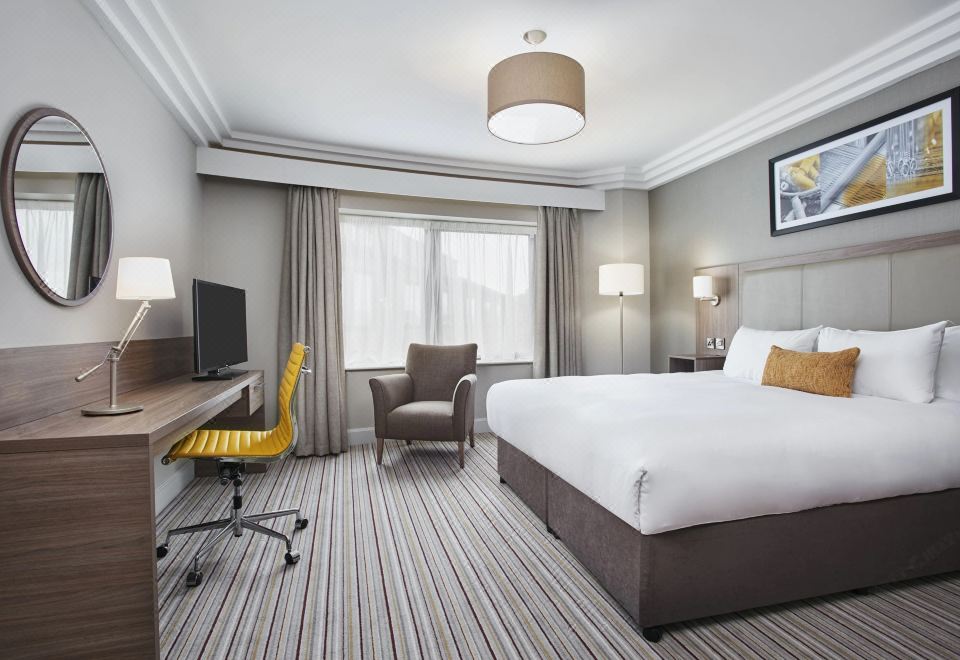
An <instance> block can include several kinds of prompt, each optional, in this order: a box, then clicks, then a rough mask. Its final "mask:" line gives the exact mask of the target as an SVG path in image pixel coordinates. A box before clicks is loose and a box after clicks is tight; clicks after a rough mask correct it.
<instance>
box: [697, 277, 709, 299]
mask: <svg viewBox="0 0 960 660" xmlns="http://www.w3.org/2000/svg"><path fill="white" fill-rule="evenodd" d="M693 297H694V298H713V275H697V276H696V277H694V278H693Z"/></svg>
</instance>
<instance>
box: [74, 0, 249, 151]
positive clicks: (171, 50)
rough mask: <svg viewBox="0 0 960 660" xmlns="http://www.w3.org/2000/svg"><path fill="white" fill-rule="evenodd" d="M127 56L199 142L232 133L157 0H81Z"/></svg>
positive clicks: (209, 141) (216, 139)
mask: <svg viewBox="0 0 960 660" xmlns="http://www.w3.org/2000/svg"><path fill="white" fill-rule="evenodd" d="M83 4H84V5H85V6H86V8H87V9H88V10H89V11H90V13H91V14H93V16H94V18H96V19H97V22H98V23H100V25H101V26H102V27H103V29H104V30H105V31H106V33H107V34H108V35H109V36H110V38H111V39H112V40H113V42H114V43H115V44H116V45H117V48H119V49H120V52H122V53H123V54H124V56H126V58H127V60H128V61H129V62H130V63H131V64H132V65H133V67H134V68H135V69H136V70H137V71H138V72H139V73H140V75H141V77H142V78H143V79H144V80H146V81H147V83H148V84H149V85H150V86H151V87H152V88H153V90H154V92H156V94H157V96H158V97H159V98H160V100H161V101H163V102H164V104H165V105H166V106H167V107H168V108H169V109H170V111H171V112H172V113H173V116H174V117H176V118H177V120H178V121H179V122H180V124H181V126H183V128H184V130H185V131H186V132H187V134H188V135H189V136H190V138H191V139H192V140H193V141H194V142H195V143H196V144H197V145H203V146H207V145H210V144H219V143H220V141H221V140H222V139H223V138H224V137H225V136H227V135H229V134H230V126H229V125H228V124H227V121H226V119H225V118H224V116H223V113H222V112H220V108H219V107H218V106H217V103H216V101H215V100H214V98H213V96H212V95H211V94H210V90H209V89H208V88H207V86H206V85H205V84H204V82H203V80H202V79H201V78H200V74H199V73H198V72H197V68H196V66H194V63H193V61H192V60H191V59H190V56H189V55H188V53H187V50H186V48H185V47H184V45H183V42H182V41H180V38H179V37H178V36H177V34H176V31H175V30H174V29H173V26H172V25H171V23H170V20H169V19H168V18H167V15H166V14H165V13H164V11H163V9H162V8H161V7H160V5H158V4H157V2H156V0H83Z"/></svg>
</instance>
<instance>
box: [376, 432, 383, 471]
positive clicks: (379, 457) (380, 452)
mask: <svg viewBox="0 0 960 660" xmlns="http://www.w3.org/2000/svg"><path fill="white" fill-rule="evenodd" d="M382 461H383V438H377V465H380V464H381V462H382Z"/></svg>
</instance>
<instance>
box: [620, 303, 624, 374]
mask: <svg viewBox="0 0 960 660" xmlns="http://www.w3.org/2000/svg"><path fill="white" fill-rule="evenodd" d="M620 375H621V376H622V375H623V291H621V292H620Z"/></svg>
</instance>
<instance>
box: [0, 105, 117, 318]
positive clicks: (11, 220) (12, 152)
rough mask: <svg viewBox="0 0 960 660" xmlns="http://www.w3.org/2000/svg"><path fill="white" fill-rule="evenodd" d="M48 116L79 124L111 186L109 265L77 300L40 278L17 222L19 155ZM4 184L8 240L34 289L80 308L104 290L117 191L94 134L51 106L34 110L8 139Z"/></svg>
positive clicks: (1, 198)
mask: <svg viewBox="0 0 960 660" xmlns="http://www.w3.org/2000/svg"><path fill="white" fill-rule="evenodd" d="M45 117H60V118H61V119H66V120H67V121H69V122H70V123H72V124H73V125H74V126H76V127H77V129H78V130H79V131H80V132H81V133H82V134H83V136H84V137H85V138H87V142H89V143H90V146H91V147H92V148H93V151H94V153H95V154H96V155H97V159H98V160H99V161H100V166H101V168H102V169H103V178H104V182H105V184H106V186H107V197H108V201H109V204H110V246H109V248H108V249H107V268H106V270H105V271H104V273H103V275H104V277H103V278H102V279H101V280H100V283H99V284H97V286H96V287H95V288H94V289H93V290H92V291H91V292H90V293H88V294H87V295H85V296H83V297H82V298H77V299H75V300H74V299H71V298H64V297H63V296H61V295H59V294H58V293H56V292H55V291H54V290H53V289H51V288H50V287H49V286H47V283H46V282H44V281H43V278H42V277H40V274H39V273H38V272H37V270H36V268H34V266H33V262H31V261H30V257H29V255H27V248H26V246H25V245H24V244H23V239H22V238H21V237H20V227H19V224H18V223H17V206H16V200H15V199H14V176H15V175H16V171H17V157H18V156H19V155H20V146H21V144H23V139H24V138H25V137H26V135H27V133H28V132H29V131H30V129H31V128H32V127H33V125H34V124H35V123H37V122H38V121H40V120H41V119H44V118H45ZM0 186H2V187H0V206H2V211H3V224H4V227H5V229H6V233H7V240H8V241H9V242H10V249H11V250H13V256H14V257H16V259H17V264H19V266H20V270H22V271H23V274H24V276H25V277H26V278H27V281H29V282H30V284H31V285H32V286H33V288H34V289H36V290H37V292H38V293H40V295H41V296H43V297H44V298H46V299H47V300H48V301H49V302H52V303H55V304H57V305H63V306H65V307H76V306H77V305H82V304H84V303H86V302H89V300H90V299H91V298H93V297H94V296H95V295H97V293H99V292H100V289H101V288H102V287H103V283H104V282H105V281H106V279H107V277H106V276H107V274H109V272H110V265H111V263H112V260H113V223H114V215H113V191H111V190H110V179H109V177H108V176H107V167H106V165H105V164H104V162H103V158H102V157H101V156H100V152H99V151H98V150H97V145H96V144H94V142H93V139H92V138H91V137H90V134H89V133H87V131H86V129H85V128H84V127H83V126H82V125H81V124H80V122H78V121H77V120H76V119H74V118H73V117H71V116H70V115H68V114H67V113H66V112H64V111H63V110H58V109H57V108H48V107H40V108H34V109H33V110H30V111H29V112H27V113H26V114H25V115H23V116H22V117H21V118H20V119H19V120H18V121H17V123H16V124H15V125H14V127H13V130H12V131H10V136H9V137H8V138H7V143H6V145H5V146H4V148H3V157H2V160H0Z"/></svg>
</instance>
